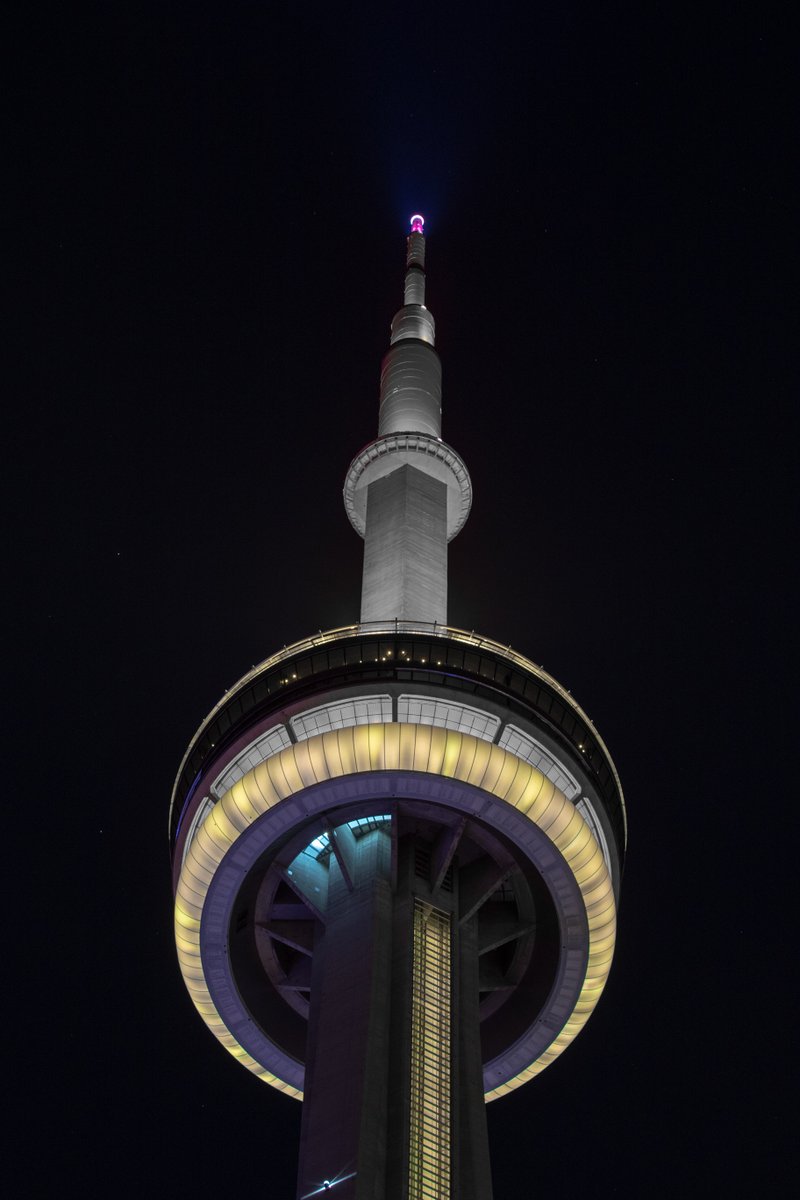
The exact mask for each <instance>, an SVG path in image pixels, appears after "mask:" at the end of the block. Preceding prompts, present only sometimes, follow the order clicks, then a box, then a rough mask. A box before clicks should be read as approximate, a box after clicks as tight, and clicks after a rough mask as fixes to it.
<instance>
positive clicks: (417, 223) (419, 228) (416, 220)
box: [411, 213, 425, 233]
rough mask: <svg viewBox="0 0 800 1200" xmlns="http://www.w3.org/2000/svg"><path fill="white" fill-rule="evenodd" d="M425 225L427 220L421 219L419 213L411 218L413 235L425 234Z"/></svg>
mask: <svg viewBox="0 0 800 1200" xmlns="http://www.w3.org/2000/svg"><path fill="white" fill-rule="evenodd" d="M424 224H425V218H424V217H421V216H420V215H419V213H414V216H413V217H412V218H411V232H412V233H423V232H424V230H423V226H424Z"/></svg>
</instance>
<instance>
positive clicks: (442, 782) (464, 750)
mask: <svg viewBox="0 0 800 1200" xmlns="http://www.w3.org/2000/svg"><path fill="white" fill-rule="evenodd" d="M392 773H393V774H395V775H396V777H397V779H399V780H402V779H403V778H409V780H411V777H412V776H416V777H418V778H423V779H425V778H428V780H429V782H430V784H431V785H433V786H435V785H437V784H438V785H439V787H440V789H441V791H442V795H441V796H440V802H441V803H443V804H447V803H448V800H447V796H446V792H447V788H448V785H449V787H450V788H451V789H452V791H453V795H452V798H451V800H450V805H452V806H453V807H457V806H459V804H460V803H461V802H463V798H464V796H465V794H466V793H467V792H470V793H472V792H474V793H475V794H476V795H477V796H478V799H479V801H480V800H482V801H483V805H484V810H485V811H484V816H488V817H489V820H490V821H491V822H494V823H495V824H496V825H497V826H498V828H499V830H500V832H504V831H505V829H507V830H508V831H509V832H511V829H512V827H513V826H514V825H516V826H517V829H518V830H519V829H520V828H525V827H526V825H527V823H528V822H529V823H530V824H531V825H532V826H534V827H535V829H528V832H529V833H530V834H532V835H534V839H535V841H536V842H537V843H538V844H540V845H545V846H549V847H550V856H551V859H552V862H553V864H554V865H556V866H557V865H560V866H561V867H562V868H564V870H563V871H562V872H561V873H562V874H564V875H567V876H569V877H571V881H572V883H573V884H574V886H575V889H576V891H577V893H578V894H579V896H580V899H581V901H582V904H583V914H580V915H581V916H582V918H583V922H584V923H585V924H584V928H585V929H586V931H587V932H588V959H587V957H586V954H585V950H584V952H583V962H584V963H585V964H586V965H585V968H584V969H583V970H582V971H581V976H582V977H581V978H578V979H577V980H576V981H575V984H574V987H573V989H572V991H573V998H574V1004H572V1005H571V1007H570V1009H569V1011H567V1012H565V1013H564V1019H563V1023H562V1020H561V1017H559V1018H558V1022H557V1026H556V1027H555V1028H553V1029H551V1030H550V1031H549V1032H547V1038H546V1048H544V1049H543V1050H541V1052H540V1053H539V1054H538V1055H537V1057H536V1058H535V1059H533V1060H531V1059H530V1058H529V1059H528V1061H527V1062H525V1063H519V1064H518V1065H519V1068H520V1069H519V1070H518V1071H517V1073H516V1074H515V1075H514V1076H513V1077H512V1078H508V1079H506V1080H504V1081H503V1082H502V1083H500V1084H499V1085H498V1086H495V1087H492V1086H491V1081H489V1080H487V1079H486V1077H485V1076H484V1084H485V1085H486V1084H487V1083H488V1084H489V1086H488V1087H487V1089H486V1099H487V1100H492V1099H495V1098H496V1097H497V1096H501V1095H504V1094H505V1093H507V1092H509V1091H512V1090H513V1089H514V1088H516V1087H518V1086H519V1085H520V1084H522V1083H525V1082H526V1081H527V1080H528V1079H531V1078H533V1076H535V1075H537V1074H539V1072H540V1071H542V1070H543V1069H544V1068H545V1067H546V1066H548V1065H549V1064H550V1063H551V1062H552V1061H553V1060H554V1059H555V1058H557V1057H558V1055H559V1054H560V1053H561V1052H562V1051H563V1050H564V1049H565V1048H566V1047H567V1046H568V1045H569V1044H570V1042H571V1041H572V1040H573V1038H574V1037H575V1036H576V1035H577V1033H578V1032H579V1031H580V1029H581V1028H582V1026H583V1025H584V1024H585V1023H586V1021H587V1020H588V1018H589V1016H590V1014H591V1012H592V1010H593V1009H594V1006H595V1004H596V1003H597V1001H598V999H599V997H600V995H601V993H602V990H603V987H604V986H605V982H606V979H607V977H608V973H609V970H610V967H611V959H612V956H613V952H614V937H615V928H616V914H615V905H614V896H613V891H612V887H611V880H610V877H609V875H608V871H607V869H606V866H605V862H604V860H603V856H602V853H601V851H600V848H599V846H598V845H597V842H596V841H595V839H594V837H593V836H592V833H591V831H590V830H589V827H588V825H587V824H586V822H585V821H584V820H583V818H582V817H581V815H580V813H578V811H577V810H576V809H575V807H574V805H572V804H571V803H570V801H569V800H567V798H566V797H565V796H564V794H563V792H560V791H559V790H558V789H557V788H556V787H555V785H554V784H553V783H552V782H551V781H550V780H549V779H547V778H546V776H544V775H543V774H542V773H541V772H540V771H538V770H537V769H536V768H535V767H533V766H531V765H530V764H529V763H525V762H523V761H522V760H521V759H518V758H517V757H516V756H515V755H513V754H511V753H509V751H507V750H502V749H500V747H498V746H495V745H493V744H491V743H489V742H485V741H483V740H481V739H480V738H475V737H473V736H471V735H470V734H465V733H458V732H456V731H454V730H448V729H441V728H435V727H432V726H425V725H412V724H397V723H387V724H375V725H359V726H351V727H348V728H345V729H337V730H333V731H331V732H329V733H323V734H317V735H316V736H315V737H312V738H309V739H308V740H307V741H303V742H300V743H298V744H296V745H292V746H289V747H287V748H286V749H285V750H282V751H280V752H279V753H278V754H276V755H274V756H273V757H272V758H269V759H267V760H266V761H265V762H263V763H261V764H259V765H258V766H257V767H254V768H253V769H252V770H251V771H249V772H248V774H247V775H245V776H244V777H243V778H242V779H240V780H239V781H238V783H235V784H234V785H233V787H232V788H231V789H230V790H229V791H228V792H226V794H225V795H224V796H223V798H222V799H221V800H220V801H219V802H218V803H217V804H216V805H215V806H214V808H213V809H212V810H211V811H210V812H209V814H208V816H207V817H206V818H205V820H204V821H203V824H202V825H201V826H200V828H199V830H198V832H197V834H196V836H195V838H194V839H193V841H192V844H191V846H190V848H189V851H188V853H187V855H186V859H185V861H184V864H183V867H182V870H181V875H180V880H179V883H178V890H177V895H176V900H175V936H176V943H177V950H178V959H179V962H180V966H181V971H182V973H183V977H184V981H185V983H186V986H187V988H188V990H189V994H190V996H191V998H192V1001H193V1003H194V1005H195V1007H196V1008H197V1010H198V1012H199V1013H200V1015H201V1016H202V1017H203V1019H204V1021H205V1022H206V1024H207V1025H208V1026H209V1028H210V1029H211V1031H212V1032H213V1033H214V1034H215V1035H216V1037H217V1038H218V1039H219V1040H220V1041H221V1042H222V1044H223V1045H224V1046H225V1047H226V1049H227V1050H228V1051H229V1052H230V1053H231V1054H232V1055H234V1057H236V1058H237V1059H239V1061H240V1062H242V1063H243V1065H244V1066H246V1067H248V1068H249V1069H250V1070H251V1071H253V1072H254V1073H255V1074H256V1075H258V1076H259V1077H260V1078H262V1079H264V1080H265V1081H266V1082H268V1083H270V1084H272V1085H273V1086H274V1087H276V1088H278V1089H279V1090H280V1091H283V1092H286V1093H288V1094H289V1095H293V1096H297V1097H299V1098H300V1097H302V1092H301V1090H300V1088H299V1087H297V1086H296V1085H295V1084H293V1083H291V1082H289V1081H287V1080H286V1079H284V1078H279V1077H278V1076H277V1075H276V1074H274V1073H273V1072H271V1071H270V1070H268V1069H267V1068H266V1067H264V1066H263V1065H262V1064H261V1063H259V1062H258V1061H257V1060H256V1059H255V1058H254V1057H253V1056H252V1055H251V1054H250V1053H249V1052H248V1050H247V1049H246V1048H245V1046H243V1045H242V1041H248V1040H249V1039H248V1038H247V1037H243V1036H242V1034H241V1033H240V1040H237V1038H236V1037H235V1036H234V1034H233V1033H232V1032H231V1029H230V1028H229V1023H230V1024H234V1026H236V1025H237V1024H238V1023H237V1022H234V1021H231V1020H230V1014H229V1013H228V1011H227V1007H226V1006H225V1005H223V1006H222V1007H223V1008H225V1009H226V1012H225V1015H226V1016H227V1017H228V1022H229V1023H226V1021H225V1020H223V1017H222V1015H221V1014H220V1012H219V1010H218V1007H217V1006H216V1005H215V1003H214V999H213V998H212V994H211V989H210V987H209V978H208V975H209V974H214V968H215V964H214V963H213V962H212V961H210V955H209V952H208V949H207V947H208V945H209V940H208V937H207V935H208V934H210V935H211V939H210V944H212V945H213V946H214V947H215V952H216V955H217V956H219V955H222V956H223V957H224V945H225V939H226V936H227V925H225V923H224V910H225V905H224V904H223V905H222V907H221V908H220V909H218V911H216V912H214V913H213V915H212V911H211V910H214V909H217V907H218V906H217V905H216V904H215V903H214V896H213V893H214V892H216V891H217V889H218V888H220V887H221V888H222V891H225V887H224V886H222V885H223V882H224V880H225V877H226V876H229V879H228V891H229V892H232V890H233V889H234V888H236V889H238V886H240V884H241V882H242V881H243V879H244V878H245V876H246V874H247V871H248V870H249V866H250V864H251V861H252V858H253V856H254V855H255V856H256V857H257V856H258V855H259V854H261V853H263V849H264V847H263V846H260V845H259V843H260V841H261V839H260V838H259V837H258V836H257V834H258V832H260V831H262V827H263V835H265V836H266V837H268V840H269V841H273V840H274V838H275V837H276V836H278V835H279V832H280V829H279V828H275V826H278V827H280V828H281V829H282V830H283V831H284V832H285V831H286V830H287V829H288V828H289V827H296V826H297V824H298V808H299V811H300V813H301V817H300V820H301V822H302V821H304V820H307V819H308V816H309V815H311V814H312V813H313V811H314V810H315V809H316V808H317V804H315V802H314V796H315V793H317V794H319V801H318V803H319V807H320V808H322V807H325V806H327V805H328V804H329V803H330V799H329V796H328V795H326V793H329V792H330V790H331V788H330V785H335V784H336V781H340V785H341V783H342V782H344V781H345V780H347V781H348V786H347V788H346V789H345V790H344V791H343V792H342V797H343V798H342V799H340V800H339V803H343V802H344V799H345V798H346V799H349V801H350V802H352V801H353V799H355V798H356V797H355V796H354V791H355V789H354V788H353V786H352V785H353V783H354V782H355V780H354V778H353V777H354V776H360V778H359V780H358V796H359V798H360V796H361V795H362V789H363V792H364V794H365V796H364V798H368V795H367V794H368V793H369V792H370V791H371V790H373V789H374V793H375V794H376V795H377V794H379V793H380V794H382V795H383V796H385V795H386V792H387V781H388V780H387V775H388V774H392ZM370 784H372V789H371V788H370ZM320 785H328V786H320ZM459 785H462V786H461V787H460V788H459ZM463 785H467V787H463ZM409 786H410V787H411V794H413V781H412V782H410V784H409ZM459 792H460V793H461V794H460V796H459ZM282 801H292V803H288V804H282V803H281V802H282ZM498 801H499V802H501V803H499V804H498V803H497V802H498ZM520 817H522V818H524V820H523V822H520ZM268 826H272V827H273V828H271V829H269V830H268V829H267V827H268ZM504 827H505V829H504ZM540 834H545V835H546V838H542V837H541V836H540ZM243 835H247V836H246V837H245V836H243ZM526 840H527V839H526ZM247 843H251V845H250V846H248V845H247ZM552 847H555V849H556V850H557V851H558V854H553V853H552ZM531 857H532V860H533V861H534V862H535V861H536V856H535V855H532V856H531ZM231 872H232V873H233V874H232V875H231V874H230V873H231ZM234 876H235V877H236V878H235V880H234ZM547 882H548V885H549V886H551V891H552V884H551V880H550V878H547ZM212 885H213V886H212ZM231 903H232V900H231ZM207 904H208V906H209V912H208V913H206V905H207ZM209 925H211V926H212V927H213V928H209ZM580 940H581V941H583V940H584V939H580ZM202 943H205V944H206V945H205V947H204V946H203V945H202ZM569 957H570V954H569V947H568V946H566V947H565V948H564V950H563V951H562V955H561V959H562V960H563V962H564V963H565V964H566V965H567V967H568V966H569V962H568V960H569ZM225 969H226V970H227V966H226V968H225ZM559 970H560V972H561V974H562V976H563V974H564V971H563V969H562V965H561V964H560V967H559ZM214 990H215V992H217V991H218V988H217V987H215V989H214ZM217 999H219V997H218V996H217ZM238 1004H239V1007H240V1009H241V1008H242V1006H241V1001H238ZM545 1007H546V1008H548V1006H545ZM553 1015H554V1014H553ZM242 1018H243V1021H242V1025H243V1026H244V1024H245V1023H246V1021H247V1019H248V1018H247V1014H246V1013H245V1012H244V1011H242ZM536 1024H537V1027H539V1028H540V1032H541V1031H542V1030H541V1027H542V1026H546V1024H547V1017H545V1018H544V1020H543V1021H537V1022H536ZM250 1025H251V1026H252V1025H254V1023H253V1022H252V1020H250ZM237 1032H239V1030H238V1028H237ZM551 1034H552V1036H551ZM521 1040H524V1039H521ZM514 1049H516V1047H513V1048H512V1051H513V1050H514Z"/></svg>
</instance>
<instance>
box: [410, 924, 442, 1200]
mask: <svg viewBox="0 0 800 1200" xmlns="http://www.w3.org/2000/svg"><path fill="white" fill-rule="evenodd" d="M450 955H451V949H450V915H449V914H448V913H445V912H441V911H440V910H439V909H437V908H433V907H432V905H430V904H425V903H423V901H421V900H417V901H415V904H414V962H413V972H412V984H411V989H412V995H411V1106H410V1108H411V1111H410V1130H409V1134H410V1136H409V1167H408V1200H450V1141H451V1137H450V1120H451V1116H450V1074H451V1066H450V1041H451V1036H452V999H451V967H450Z"/></svg>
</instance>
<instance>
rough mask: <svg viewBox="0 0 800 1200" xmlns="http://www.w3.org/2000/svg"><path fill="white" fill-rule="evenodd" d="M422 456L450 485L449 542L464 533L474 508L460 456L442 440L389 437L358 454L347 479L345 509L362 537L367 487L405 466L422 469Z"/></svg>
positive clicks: (401, 435)
mask: <svg viewBox="0 0 800 1200" xmlns="http://www.w3.org/2000/svg"><path fill="white" fill-rule="evenodd" d="M420 456H422V462H423V463H425V464H427V465H429V466H430V468H431V470H432V471H433V472H434V474H435V475H436V476H437V477H438V478H440V479H441V480H442V481H443V482H445V483H446V484H447V540H448V542H452V540H453V538H454V537H455V536H456V534H457V533H460V532H461V530H462V529H463V528H464V525H465V523H466V520H467V517H468V516H469V510H470V508H471V507H472V481H471V480H470V477H469V471H468V470H467V467H466V464H465V462H464V460H463V458H462V457H461V455H460V454H458V453H457V452H456V451H455V450H454V449H453V447H452V446H448V444H447V442H443V441H442V439H441V438H435V437H429V436H428V435H427V434H425V433H390V434H387V435H386V436H385V437H380V438H376V440H375V441H374V442H370V443H369V445H367V446H365V447H364V449H363V450H361V451H359V453H358V454H357V455H356V456H355V458H354V459H353V461H352V462H351V464H350V466H349V468H348V471H347V475H346V477H345V481H344V507H345V511H346V512H347V516H348V518H349V520H350V524H351V525H352V526H353V528H354V529H355V531H356V533H357V534H358V536H359V537H362V538H363V537H364V536H365V535H366V528H367V526H366V512H367V500H366V496H367V492H366V489H367V485H368V484H370V483H372V482H373V481H374V480H375V479H377V478H379V477H380V475H382V474H385V473H386V472H387V471H389V470H392V469H395V468H397V467H399V466H402V465H403V463H404V462H408V463H411V464H412V465H414V466H419V465H420ZM390 459H391V462H389V460H390ZM395 460H396V461H395Z"/></svg>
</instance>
